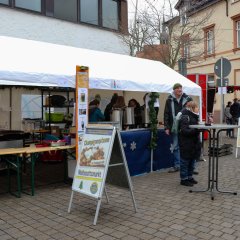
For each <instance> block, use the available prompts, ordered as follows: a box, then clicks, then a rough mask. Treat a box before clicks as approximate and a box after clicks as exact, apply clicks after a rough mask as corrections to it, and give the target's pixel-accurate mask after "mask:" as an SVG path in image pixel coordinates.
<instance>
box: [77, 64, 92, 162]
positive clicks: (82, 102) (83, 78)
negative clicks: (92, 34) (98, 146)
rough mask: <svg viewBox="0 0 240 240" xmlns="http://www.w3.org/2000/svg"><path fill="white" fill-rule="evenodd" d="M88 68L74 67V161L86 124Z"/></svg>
mask: <svg viewBox="0 0 240 240" xmlns="http://www.w3.org/2000/svg"><path fill="white" fill-rule="evenodd" d="M88 88H89V68H88V67H86V66H76V106H75V111H76V112H75V118H76V159H78V156H79V143H80V141H81V139H82V136H83V134H84V130H85V127H86V125H87V123H88Z"/></svg>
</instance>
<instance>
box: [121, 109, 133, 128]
mask: <svg viewBox="0 0 240 240" xmlns="http://www.w3.org/2000/svg"><path fill="white" fill-rule="evenodd" d="M134 124H135V119H134V107H126V108H125V109H124V125H134Z"/></svg>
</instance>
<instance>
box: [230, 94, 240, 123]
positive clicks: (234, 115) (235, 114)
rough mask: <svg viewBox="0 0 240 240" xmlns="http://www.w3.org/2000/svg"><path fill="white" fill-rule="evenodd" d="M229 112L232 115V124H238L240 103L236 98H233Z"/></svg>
mask: <svg viewBox="0 0 240 240" xmlns="http://www.w3.org/2000/svg"><path fill="white" fill-rule="evenodd" d="M230 114H231V115H232V124H233V125H236V124H238V118H239V117H240V103H239V102H238V99H237V98H234V99H233V104H232V105H231V107H230Z"/></svg>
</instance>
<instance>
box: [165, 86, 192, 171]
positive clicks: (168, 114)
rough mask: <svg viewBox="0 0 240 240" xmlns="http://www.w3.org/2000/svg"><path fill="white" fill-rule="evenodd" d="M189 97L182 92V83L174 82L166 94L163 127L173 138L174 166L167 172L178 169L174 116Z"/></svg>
mask: <svg viewBox="0 0 240 240" xmlns="http://www.w3.org/2000/svg"><path fill="white" fill-rule="evenodd" d="M189 100H191V98H190V97H189V96H188V95H186V94H185V93H183V92H182V85H181V84H180V83H175V84H174V85H173V92H172V93H171V94H170V95H169V96H168V98H167V100H166V104H165V109H164V128H165V132H166V134H167V135H171V136H172V139H173V144H172V149H171V150H172V153H173V156H174V166H173V168H172V169H170V170H169V172H178V171H179V169H180V152H179V146H178V124H177V119H176V116H177V114H178V113H179V112H180V111H182V109H183V107H184V105H185V104H186V103H187V102H188V101H189Z"/></svg>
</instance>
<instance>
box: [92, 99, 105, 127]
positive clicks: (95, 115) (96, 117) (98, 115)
mask: <svg viewBox="0 0 240 240" xmlns="http://www.w3.org/2000/svg"><path fill="white" fill-rule="evenodd" d="M99 104H100V102H99V100H97V99H94V100H93V101H91V102H90V103H89V122H100V121H103V120H105V117H104V115H103V114H102V112H101V110H100V108H99Z"/></svg>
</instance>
